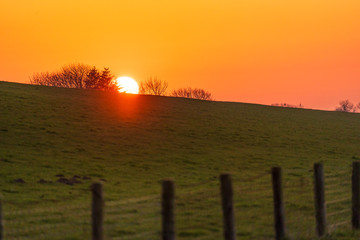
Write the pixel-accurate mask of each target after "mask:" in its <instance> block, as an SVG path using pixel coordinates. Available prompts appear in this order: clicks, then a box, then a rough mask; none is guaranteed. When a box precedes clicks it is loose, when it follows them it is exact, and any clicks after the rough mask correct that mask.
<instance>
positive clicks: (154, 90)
mask: <svg viewBox="0 0 360 240" xmlns="http://www.w3.org/2000/svg"><path fill="white" fill-rule="evenodd" d="M167 88H168V83H167V82H165V81H163V80H160V79H158V78H157V77H150V78H148V79H147V80H145V81H143V82H140V86H139V93H140V94H150V95H158V96H163V95H165V94H166V90H167Z"/></svg>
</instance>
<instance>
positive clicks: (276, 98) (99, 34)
mask: <svg viewBox="0 0 360 240" xmlns="http://www.w3.org/2000/svg"><path fill="white" fill-rule="evenodd" d="M359 12H360V1H359V0H291V1H289V0H181V1H170V0H166V1H165V0H121V1H120V0H102V1H95V0H51V1H49V0H32V1H28V0H16V1H14V0H1V1H0V34H1V35H0V80H1V81H11V82H21V83H28V82H29V77H30V76H31V75H32V74H34V73H36V72H46V71H50V72H51V71H56V70H58V69H59V68H61V67H62V66H63V65H66V64H70V63H85V64H90V65H94V66H96V67H98V68H102V67H109V68H110V70H111V71H112V72H113V73H115V74H116V76H129V77H132V78H134V79H135V80H137V81H138V82H140V81H143V80H145V79H146V78H148V77H150V76H156V77H158V78H159V79H162V80H164V81H167V82H168V83H169V90H170V91H172V90H173V89H177V88H181V87H193V88H203V89H205V90H208V91H210V92H211V93H212V94H213V95H214V97H215V99H216V100H218V101H235V102H249V103H259V104H273V103H284V102H285V103H289V104H294V105H295V104H300V103H301V104H302V105H304V106H305V107H306V108H314V109H325V110H333V109H334V108H335V107H336V105H338V102H339V101H340V100H344V99H349V100H351V101H352V102H354V103H358V102H360V94H359V93H360V44H359V43H360V14H359Z"/></svg>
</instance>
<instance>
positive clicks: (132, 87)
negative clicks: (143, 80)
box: [116, 76, 139, 94]
mask: <svg viewBox="0 0 360 240" xmlns="http://www.w3.org/2000/svg"><path fill="white" fill-rule="evenodd" d="M116 83H117V85H118V86H119V88H120V89H119V92H123V93H132V94H138V93H139V85H138V83H137V82H136V81H135V80H134V79H132V78H131V77H125V76H124V77H118V78H117V79H116Z"/></svg>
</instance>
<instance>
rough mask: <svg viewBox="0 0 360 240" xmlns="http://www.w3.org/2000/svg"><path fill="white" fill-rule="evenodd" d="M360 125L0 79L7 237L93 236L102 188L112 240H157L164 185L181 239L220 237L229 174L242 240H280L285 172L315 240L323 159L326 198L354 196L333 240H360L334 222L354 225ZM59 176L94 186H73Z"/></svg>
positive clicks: (300, 218)
mask: <svg viewBox="0 0 360 240" xmlns="http://www.w3.org/2000/svg"><path fill="white" fill-rule="evenodd" d="M359 124H360V114H353V113H341V112H327V111H315V110H306V109H289V108H281V107H271V106H262V105H255V104H244V103H227V102H205V101H198V100H190V99H182V98H170V97H155V96H138V95H124V94H114V93H107V92H99V91H92V90H78V89H61V88H52V87H44V86H31V85H25V84H16V83H7V82H0V166H1V167H0V186H1V188H0V191H1V194H2V195H3V198H4V206H3V208H4V215H5V236H7V238H8V239H13V238H21V237H30V236H32V238H28V239H49V236H51V239H85V238H88V239H89V238H90V212H89V206H90V197H91V196H90V191H89V186H90V184H91V182H93V181H99V180H100V179H103V180H102V181H103V182H104V188H105V195H106V206H107V207H106V211H107V212H106V220H105V221H106V236H107V239H158V238H159V232H160V230H161V221H160V203H159V201H160V192H161V189H160V187H161V185H160V182H161V180H162V179H164V178H171V179H173V180H174V181H175V182H176V196H177V198H176V202H177V207H176V224H177V235H178V239H221V237H222V230H221V226H222V219H221V209H220V198H219V194H218V192H219V184H218V182H219V180H218V175H219V174H220V173H224V172H230V173H232V176H233V180H234V183H233V184H234V189H235V190H234V194H235V195H234V199H235V206H236V220H237V229H238V237H239V239H271V238H273V236H274V233H273V217H272V192H271V184H270V174H269V170H270V168H271V167H273V166H281V167H283V169H284V181H285V183H284V187H285V189H284V195H285V198H286V214H287V222H288V232H289V236H290V238H292V239H311V238H313V237H314V217H313V195H312V166H313V163H315V162H322V163H324V168H325V173H326V175H327V178H326V183H328V184H327V188H326V190H327V200H328V201H332V200H334V201H335V200H341V199H342V198H349V201H346V200H344V201H342V202H335V203H331V204H329V206H328V213H329V214H330V213H334V214H335V215H333V216H330V217H329V218H328V221H329V230H330V232H331V233H330V234H329V236H327V238H326V239H357V238H358V237H359V235H358V234H357V233H353V232H352V231H350V225H349V224H347V223H346V224H344V225H341V226H338V227H337V226H335V225H333V224H335V223H342V222H344V221H346V220H349V219H350V212H343V213H338V211H340V210H344V209H349V208H350V206H351V203H350V189H351V188H350V172H351V169H350V168H351V163H352V162H353V161H355V160H359V159H360V145H359V142H360V127H359ZM58 174H63V175H64V176H65V177H66V178H70V177H72V176H74V175H77V176H80V177H83V176H86V177H88V178H91V179H81V181H82V184H75V185H66V184H63V183H59V182H57V179H58V178H59V177H56V175H58ZM19 178H21V179H23V180H24V181H25V183H17V182H15V181H14V180H16V179H19ZM40 179H44V180H46V181H49V183H38V181H39V180H40ZM336 191H337V192H336ZM336 213H338V214H336ZM74 225H76V226H77V227H76V228H74V227H73V226H74ZM35 226H36V227H35Z"/></svg>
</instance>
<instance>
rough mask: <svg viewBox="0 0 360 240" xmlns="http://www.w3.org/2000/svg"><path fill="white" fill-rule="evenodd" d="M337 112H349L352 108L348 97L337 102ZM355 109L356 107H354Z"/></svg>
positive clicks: (352, 105)
mask: <svg viewBox="0 0 360 240" xmlns="http://www.w3.org/2000/svg"><path fill="white" fill-rule="evenodd" d="M335 110H336V111H338V112H351V111H352V110H354V104H353V103H352V102H350V101H349V99H346V100H343V101H340V102H339V106H338V107H337V108H336V109H335ZM355 110H356V109H355Z"/></svg>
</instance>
